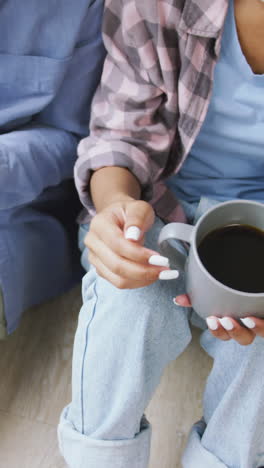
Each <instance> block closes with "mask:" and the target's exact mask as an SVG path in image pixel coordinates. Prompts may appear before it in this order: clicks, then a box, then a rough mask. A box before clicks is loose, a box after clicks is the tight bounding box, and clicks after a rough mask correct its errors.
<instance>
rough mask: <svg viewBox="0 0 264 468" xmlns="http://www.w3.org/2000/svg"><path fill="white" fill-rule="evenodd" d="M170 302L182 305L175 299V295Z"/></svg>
mask: <svg viewBox="0 0 264 468" xmlns="http://www.w3.org/2000/svg"><path fill="white" fill-rule="evenodd" d="M172 302H173V303H174V304H175V305H176V306H179V307H182V305H181V304H179V302H177V301H176V299H175V297H174V298H173V299H172Z"/></svg>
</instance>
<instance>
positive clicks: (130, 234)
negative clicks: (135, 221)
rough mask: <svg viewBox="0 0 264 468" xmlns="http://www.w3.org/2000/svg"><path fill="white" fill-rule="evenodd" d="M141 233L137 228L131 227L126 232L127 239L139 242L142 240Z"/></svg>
mask: <svg viewBox="0 0 264 468" xmlns="http://www.w3.org/2000/svg"><path fill="white" fill-rule="evenodd" d="M140 234H141V231H140V229H139V228H138V227H137V226H129V228H127V230H126V232H125V238H126V239H130V240H135V241H138V240H139V238H140Z"/></svg>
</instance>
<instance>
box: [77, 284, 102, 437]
mask: <svg viewBox="0 0 264 468" xmlns="http://www.w3.org/2000/svg"><path fill="white" fill-rule="evenodd" d="M95 284H96V280H94V285H93V290H94V296H95V301H94V306H93V311H92V315H91V318H90V320H89V322H88V323H87V326H86V335H85V347H84V353H83V361H82V371H81V392H80V393H81V415H82V421H81V425H82V434H84V398H83V394H84V391H83V380H84V363H85V358H86V353H87V348H88V331H89V326H90V325H91V322H92V320H93V318H94V315H95V307H96V302H97V299H98V296H97V293H96V288H95Z"/></svg>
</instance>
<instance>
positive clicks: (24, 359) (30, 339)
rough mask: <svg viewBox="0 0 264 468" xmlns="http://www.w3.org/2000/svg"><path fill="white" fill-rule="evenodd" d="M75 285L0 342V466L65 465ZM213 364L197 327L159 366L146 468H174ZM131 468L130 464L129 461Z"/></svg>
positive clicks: (28, 315) (46, 467)
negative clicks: (63, 434)
mask: <svg viewBox="0 0 264 468" xmlns="http://www.w3.org/2000/svg"><path fill="white" fill-rule="evenodd" d="M80 302H81V301H80V288H79V287H77V288H75V289H74V290H72V291H70V292H69V293H68V294H66V295H64V296H63V297H60V298H58V299H56V300H54V301H51V302H49V303H48V304H45V305H44V306H41V307H36V308H34V309H31V310H30V311H28V312H27V313H26V314H25V317H24V319H23V321H22V323H21V326H20V328H19V329H18V330H17V331H16V332H15V333H14V334H13V335H12V336H11V337H9V338H8V340H7V341H5V342H1V343H0V375H1V379H0V418H1V423H0V468H20V467H22V468H65V464H64V462H63V459H62V458H61V456H60V454H59V451H58V447H57V437H56V426H57V422H58V418H59V414H60V411H61V409H62V407H63V406H64V405H65V404H66V403H68V402H69V400H70V395H71V354H72V343H73V337H74V331H75V328H76V321H77V317H78V311H79V307H80ZM210 365H211V362H210V360H209V358H208V357H207V356H206V355H205V353H204V352H203V351H202V350H201V349H200V347H199V345H198V332H197V331H195V335H194V340H193V342H192V344H191V345H190V346H189V348H188V349H187V350H186V351H185V353H184V354H183V355H182V356H181V357H180V358H179V359H178V360H177V362H173V363H171V364H170V365H169V366H168V368H167V369H166V371H165V374H164V376H163V378H162V381H161V383H160V385H159V387H158V389H157V391H156V394H155V396H154V398H153V400H152V402H151V404H150V405H149V408H148V410H147V416H148V418H149V419H150V420H151V422H152V424H153V437H152V449H151V461H150V468H180V466H181V464H180V461H179V460H180V456H181V453H182V450H183V447H184V443H185V440H186V436H187V434H188V431H189V429H190V426H191V424H192V422H194V421H195V420H197V419H198V418H199V417H200V415H201V394H202V388H203V385H204V381H205V378H206V375H207V374H208V371H209V368H210ZM135 468H136V467H135Z"/></svg>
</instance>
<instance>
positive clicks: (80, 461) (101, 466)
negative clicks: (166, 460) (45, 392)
mask: <svg viewBox="0 0 264 468" xmlns="http://www.w3.org/2000/svg"><path fill="white" fill-rule="evenodd" d="M66 414H67V408H66V409H64V411H63V413H62V415H61V419H60V423H59V426H58V439H59V447H60V451H61V454H62V455H63V457H64V459H65V461H66V463H67V464H68V466H69V468H88V467H89V468H106V467H107V468H124V467H126V468H135V467H137V468H147V466H148V461H149V452H150V438H151V427H150V425H149V424H144V426H143V427H142V429H141V431H140V432H139V433H138V434H136V436H135V437H134V439H129V440H114V441H111V440H97V439H92V438H91V437H87V436H86V435H84V434H81V433H79V432H77V431H76V430H75V429H74V427H73V425H72V424H71V422H70V421H68V420H67V419H66Z"/></svg>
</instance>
